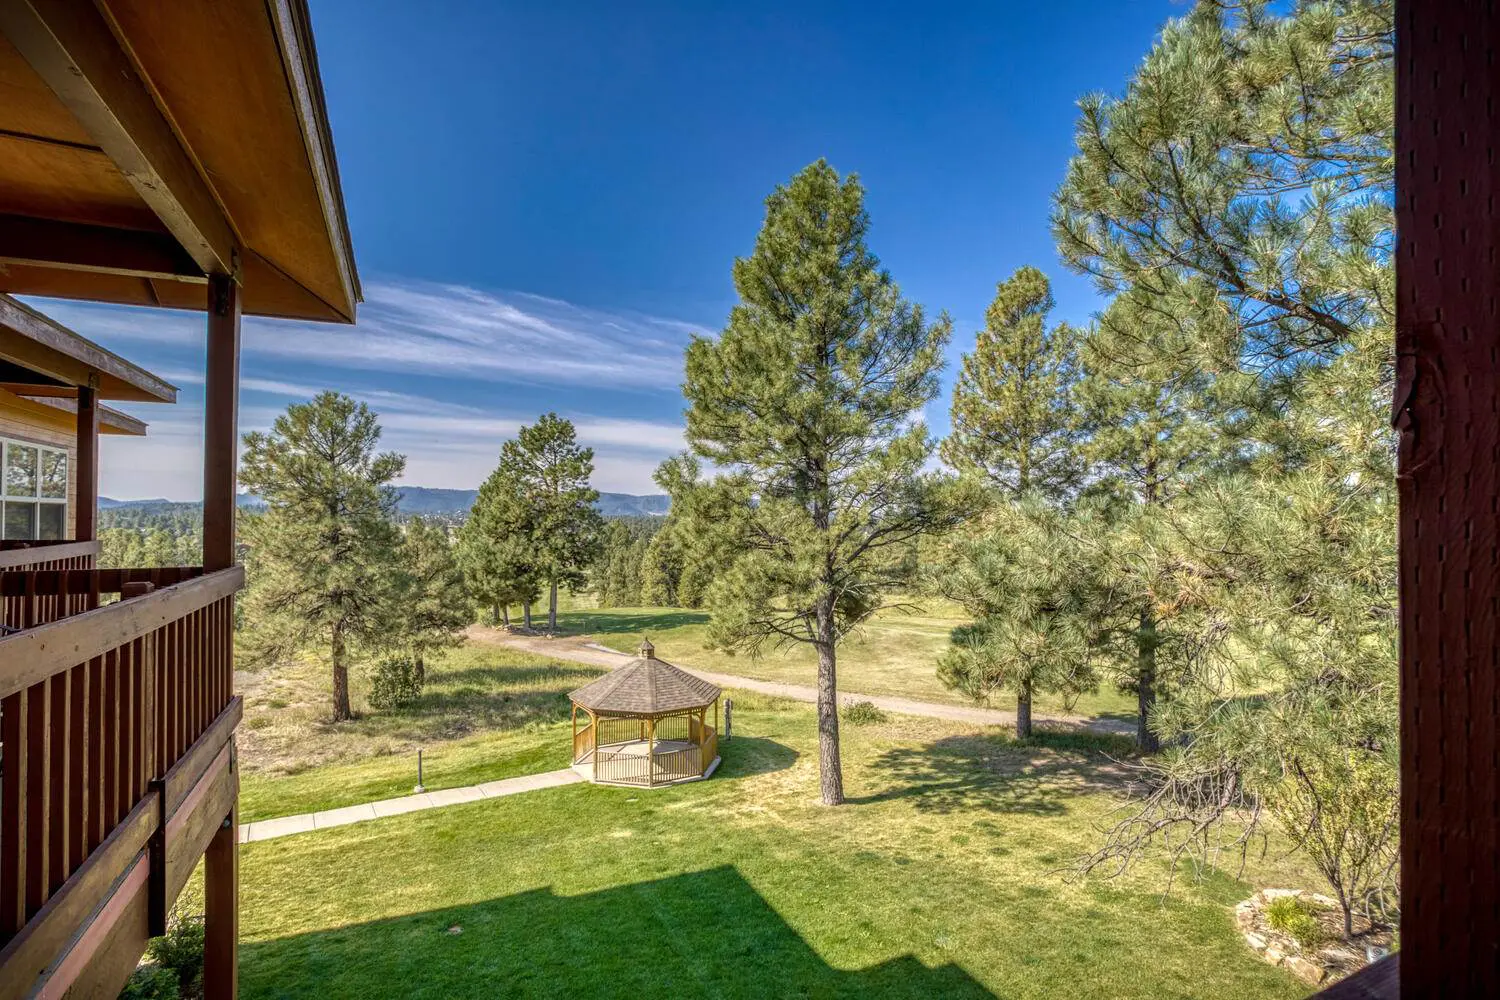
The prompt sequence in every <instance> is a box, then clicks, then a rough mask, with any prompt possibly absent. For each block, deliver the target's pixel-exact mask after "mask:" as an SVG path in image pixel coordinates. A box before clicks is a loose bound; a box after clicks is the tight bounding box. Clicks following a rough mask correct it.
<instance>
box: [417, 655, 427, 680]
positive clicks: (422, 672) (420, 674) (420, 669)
mask: <svg viewBox="0 0 1500 1000" xmlns="http://www.w3.org/2000/svg"><path fill="white" fill-rule="evenodd" d="M415 659H416V668H417V686H418V687H421V686H422V685H424V684H426V683H427V664H426V662H425V661H424V660H423V659H422V654H421V653H418V654H417V655H416V657H415Z"/></svg>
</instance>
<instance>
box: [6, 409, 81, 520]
mask: <svg viewBox="0 0 1500 1000" xmlns="http://www.w3.org/2000/svg"><path fill="white" fill-rule="evenodd" d="M12 448H26V449H30V450H32V451H35V452H36V480H35V482H36V485H35V490H34V492H33V493H32V494H31V495H29V496H28V495H25V494H12V493H11V492H10V483H9V482H8V480H7V477H6V470H8V469H9V468H10V452H11V449H12ZM48 455H54V456H61V457H62V461H63V495H62V496H60V497H48V496H43V495H42V494H43V492H44V491H45V487H44V485H43V477H44V471H45V469H46V456H48ZM72 476H73V456H72V455H71V454H69V452H68V449H67V448H59V447H58V446H57V445H54V444H47V443H46V442H43V441H34V440H30V439H27V438H20V437H12V436H10V435H0V540H4V541H13V540H14V541H33V542H35V541H67V537H68V504H69V501H68V491H69V486H70V485H71V484H72ZM11 503H16V504H27V505H29V506H31V508H32V510H33V514H32V518H31V533H30V534H29V535H28V536H26V537H24V538H22V537H20V536H17V537H15V538H14V539H13V538H12V536H11V535H10V534H9V533H8V532H7V531H6V518H5V513H6V510H5V507H6V505H8V504H11ZM44 506H51V507H60V508H62V512H63V515H62V530H61V533H60V534H59V537H58V538H56V539H50V538H49V539H43V538H41V533H42V508H43V507H44Z"/></svg>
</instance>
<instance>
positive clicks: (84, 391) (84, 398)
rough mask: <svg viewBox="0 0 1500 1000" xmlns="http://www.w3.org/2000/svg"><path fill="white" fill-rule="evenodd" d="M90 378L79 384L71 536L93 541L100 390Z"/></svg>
mask: <svg viewBox="0 0 1500 1000" xmlns="http://www.w3.org/2000/svg"><path fill="white" fill-rule="evenodd" d="M89 381H90V382H91V383H94V384H91V385H82V386H79V387H78V432H77V433H78V437H77V441H76V443H75V451H76V453H77V463H78V465H77V468H76V469H75V470H74V483H75V484H76V491H77V493H76V498H75V500H74V503H73V537H74V538H75V539H77V540H78V541H80V542H92V541H93V540H94V539H95V538H96V537H97V536H98V533H99V532H98V523H99V389H98V385H97V379H96V377H95V376H92V375H91V376H90V377H89Z"/></svg>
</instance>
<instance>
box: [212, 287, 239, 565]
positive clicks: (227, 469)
mask: <svg viewBox="0 0 1500 1000" xmlns="http://www.w3.org/2000/svg"><path fill="white" fill-rule="evenodd" d="M239 393H240V284H239V282H238V281H236V280H235V279H234V278H231V277H227V276H225V275H219V274H216V275H213V276H212V277H211V278H209V282H208V368H207V372H206V377H205V379H204V397H205V399H204V412H203V568H204V569H205V570H207V571H208V572H210V573H212V572H213V571H215V570H220V569H227V568H229V567H230V566H233V565H234V555H235V553H234V517H235V482H236V476H237V473H238V471H239V443H240V442H239V406H240V400H239Z"/></svg>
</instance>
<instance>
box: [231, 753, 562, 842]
mask: <svg viewBox="0 0 1500 1000" xmlns="http://www.w3.org/2000/svg"><path fill="white" fill-rule="evenodd" d="M583 780H584V779H583V777H582V776H581V775H579V774H577V773H576V772H574V770H573V769H572V768H571V767H565V768H563V769H562V770H560V771H547V772H545V773H543V774H523V775H521V776H520V777H518V778H502V779H501V780H499V781H489V782H485V783H484V784H482V785H467V786H465V787H463V788H440V789H438V790H437V791H433V792H418V793H417V794H415V795H403V796H401V797H400V798H397V799H382V800H381V801H379V802H366V803H363V804H362V805H357V806H345V807H344V808H342V809H326V810H324V811H323V812H315V813H302V814H301V815H300V816H280V817H278V818H276V819H263V820H259V821H257V822H255V823H243V824H241V825H240V843H242V844H247V843H250V842H251V841H255V840H271V839H272V838H274V837H287V836H290V835H291V834H294V833H306V832H308V831H309V830H326V829H328V828H329V827H332V826H348V825H349V824H350V823H361V822H364V821H365V820H368V819H381V818H383V817H386V816H399V815H401V814H402V813H409V812H420V811H422V810H423V809H438V808H441V807H443V806H451V805H455V804H457V803H459V802H478V801H479V800H480V799H498V798H502V797H504V796H506V795H517V794H519V793H521V792H530V791H534V790H536V789H538V788H555V787H557V786H558V785H571V784H573V783H574V782H577V781H583Z"/></svg>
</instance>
